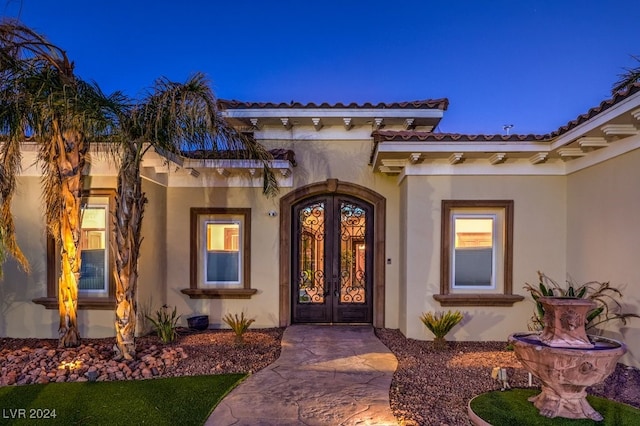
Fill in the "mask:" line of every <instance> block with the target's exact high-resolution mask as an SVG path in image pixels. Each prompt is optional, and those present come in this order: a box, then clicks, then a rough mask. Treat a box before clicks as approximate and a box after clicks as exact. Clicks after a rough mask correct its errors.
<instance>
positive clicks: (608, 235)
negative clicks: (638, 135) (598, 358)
mask: <svg viewBox="0 0 640 426" xmlns="http://www.w3.org/2000/svg"><path fill="white" fill-rule="evenodd" d="M638 164H640V150H635V151H632V152H629V153H627V154H625V155H623V156H620V157H616V158H613V159H611V160H608V161H605V162H603V163H600V164H599V165H596V166H593V167H590V168H587V169H584V170H582V171H579V172H577V173H574V174H571V175H569V176H568V178H567V200H568V203H567V205H568V207H567V235H568V241H569V243H568V246H567V272H568V274H569V275H570V276H571V277H572V279H573V280H574V281H575V282H576V283H578V284H582V283H585V282H587V281H592V280H596V281H610V282H611V284H612V285H613V286H614V287H617V288H618V289H620V290H621V291H622V293H623V295H624V298H623V299H622V303H623V306H624V309H625V310H626V311H629V312H634V313H636V314H640V308H639V306H640V269H638V253H640V225H638V218H640V196H638V182H640V167H638ZM558 278H559V279H564V276H558ZM604 334H605V335H607V336H609V337H613V338H615V339H621V340H623V341H624V342H625V343H627V345H628V346H629V353H628V354H627V355H626V356H625V357H624V358H623V362H625V363H626V364H629V365H635V366H640V319H631V320H630V321H629V322H628V325H627V326H622V325H621V324H620V323H613V322H612V323H609V325H608V326H607V327H606V328H605V333H604Z"/></svg>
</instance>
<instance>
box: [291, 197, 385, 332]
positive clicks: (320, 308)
mask: <svg viewBox="0 0 640 426" xmlns="http://www.w3.org/2000/svg"><path fill="white" fill-rule="evenodd" d="M292 219H293V220H292V222H293V230H292V231H293V240H294V244H293V259H292V268H291V270H292V277H291V278H292V279H291V285H292V291H291V294H292V298H293V300H292V308H293V309H292V313H293V318H292V320H293V322H294V323H296V322H298V323H369V322H371V321H372V318H373V312H372V310H373V303H372V302H373V301H372V298H373V291H372V288H373V283H372V280H373V274H372V270H373V229H374V228H373V207H372V206H371V205H370V204H369V203H366V202H364V201H362V200H359V199H357V198H354V197H349V196H341V195H323V196H318V197H314V198H311V199H307V200H304V201H302V202H300V203H298V204H296V205H294V207H293V217H292Z"/></svg>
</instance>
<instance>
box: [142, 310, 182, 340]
mask: <svg viewBox="0 0 640 426" xmlns="http://www.w3.org/2000/svg"><path fill="white" fill-rule="evenodd" d="M168 309H169V307H168V306H167V305H163V306H162V308H160V309H158V310H157V311H156V315H155V318H153V317H151V316H147V319H148V320H149V321H151V324H153V326H154V327H155V329H156V332H157V333H158V337H159V338H160V340H161V341H162V343H170V342H173V341H174V340H176V337H178V332H177V331H176V328H177V327H178V321H179V320H180V317H181V316H182V315H178V313H177V310H176V307H174V308H173V311H172V312H171V314H169V311H168Z"/></svg>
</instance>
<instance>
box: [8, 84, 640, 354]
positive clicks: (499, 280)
mask: <svg viewBox="0 0 640 426" xmlns="http://www.w3.org/2000/svg"><path fill="white" fill-rule="evenodd" d="M221 104H222V106H223V107H224V110H225V114H226V115H227V117H228V119H229V120H230V121H231V123H232V124H233V125H235V126H237V127H238V128H240V129H242V130H243V131H247V132H252V133H253V135H254V137H255V138H256V139H257V140H258V141H259V142H261V143H262V144H264V145H265V146H266V147H268V148H269V149H272V150H274V151H273V152H274V153H275V157H274V158H275V159H274V160H273V161H272V164H271V166H272V167H273V169H274V171H275V172H276V175H277V176H278V180H279V184H280V194H279V195H278V196H277V197H276V198H266V197H264V196H263V195H262V194H261V188H262V171H261V170H262V166H261V164H260V163H258V162H255V161H251V160H229V159H215V158H204V159H203V158H189V157H181V158H177V157H167V156H162V155H159V154H158V153H155V152H150V153H149V154H148V155H147V156H146V157H145V158H144V162H143V177H144V191H145V192H146V195H147V198H148V200H149V201H148V204H147V206H146V212H145V218H144V225H143V237H144V241H143V243H142V249H141V259H140V263H139V275H140V281H139V289H138V309H139V311H140V312H141V313H142V314H144V313H150V312H153V311H155V310H156V309H157V308H158V307H160V306H161V305H163V304H167V305H169V306H176V307H177V311H178V313H180V314H181V315H182V317H183V322H185V323H186V320H185V319H186V318H187V317H189V316H192V315H201V314H206V315H209V318H210V321H211V323H212V326H213V327H221V326H222V317H223V316H224V315H225V314H226V313H239V312H242V311H244V312H245V313H246V314H248V315H249V316H250V317H254V318H255V319H256V322H255V324H254V327H275V326H286V325H289V324H291V323H297V322H300V323H308V322H312V323H330V324H339V323H371V324H373V325H374V326H376V327H388V328H398V329H400V330H401V331H402V332H403V333H404V334H405V335H406V336H407V337H410V338H415V339H431V338H432V336H431V335H430V334H429V332H428V331H427V330H426V329H425V327H424V326H423V324H422V323H421V322H420V320H419V317H420V315H421V314H422V313H423V312H426V311H442V310H448V309H457V310H460V311H462V312H463V313H464V314H465V319H464V321H463V323H462V324H461V325H460V326H458V327H456V328H455V329H454V331H453V332H452V334H451V335H449V336H448V338H450V339H452V340H501V341H506V339H507V337H508V336H509V334H511V333H513V332H516V331H526V330H527V324H528V321H529V319H530V317H531V316H532V314H533V312H534V304H533V302H532V300H531V299H530V297H529V295H528V293H527V292H526V291H525V290H524V289H523V286H524V284H525V283H532V284H535V283H537V279H538V277H537V271H543V272H544V273H546V274H547V275H548V276H550V277H553V278H555V279H557V280H558V281H561V282H562V281H563V280H564V279H565V277H567V276H570V277H572V279H573V280H574V281H575V282H577V283H583V282H585V281H589V280H598V281H611V283H612V284H613V285H615V286H616V287H617V288H619V289H620V290H621V291H622V292H623V294H624V299H623V300H622V303H623V305H624V308H625V309H626V310H627V311H630V312H636V313H638V312H640V310H639V309H638V305H640V269H636V268H635V266H636V263H637V253H640V227H639V226H638V225H637V222H636V221H637V218H638V217H640V196H639V195H638V190H637V186H638V182H640V167H638V166H637V165H638V164H640V149H638V148H639V147H640V134H639V129H640V84H636V85H635V86H632V87H631V88H630V89H629V90H627V91H624V92H619V93H617V94H616V95H614V96H613V97H612V98H611V99H607V100H605V101H603V102H602V103H601V104H600V105H599V106H597V107H595V108H592V109H591V110H589V111H587V112H586V113H584V114H582V115H580V116H579V117H577V118H576V119H575V120H573V121H571V122H569V123H568V124H567V125H565V126H563V127H561V128H560V129H558V130H556V131H554V132H551V133H549V134H546V135H517V134H514V135H508V134H507V135H464V134H449V133H438V132H435V131H434V129H435V128H436V126H437V125H438V123H439V121H440V120H441V119H442V118H443V117H444V115H445V113H446V110H447V107H448V101H447V100H446V99H435V100H425V101H416V102H407V103H380V104H349V105H343V104H332V105H329V104H320V105H317V104H300V103H287V104H273V103H251V102H237V101H221ZM23 155H24V161H23V173H22V175H21V177H20V178H19V194H18V196H17V197H16V199H15V201H14V206H13V208H14V214H15V217H16V222H17V223H16V231H17V235H18V239H19V243H20V244H21V247H22V248H23V250H24V251H25V253H26V254H27V257H28V258H29V261H30V262H31V268H32V272H31V274H29V275H27V274H25V273H23V272H21V271H19V270H18V269H17V267H16V265H15V264H14V263H12V262H9V263H7V264H6V265H5V278H4V283H3V284H2V285H1V286H0V307H1V308H0V335H2V336H9V337H41V338H55V337H57V324H58V314H57V302H56V294H57V290H56V279H57V277H56V267H57V256H56V248H55V245H54V244H53V243H52V242H51V241H50V240H48V239H47V238H46V236H45V229H44V221H43V218H42V214H41V213H40V212H41V211H42V209H41V198H40V194H41V190H40V171H39V170H38V168H37V167H36V166H34V165H33V163H34V161H33V160H34V158H35V150H30V147H29V146H28V145H25V151H24V153H23ZM87 173H88V175H89V178H88V179H87V181H88V183H89V185H90V188H88V189H87V192H86V194H85V195H86V205H85V216H84V218H83V237H82V238H83V249H84V252H83V253H84V254H83V272H82V274H83V275H82V280H81V293H80V314H79V324H80V327H81V335H82V336H83V337H108V336H113V335H114V313H113V309H114V300H113V284H112V283H110V274H109V264H110V262H111V261H112V260H111V256H110V254H109V250H108V247H109V238H110V236H111V233H110V229H109V227H110V226H111V225H110V221H109V211H110V209H113V195H114V190H115V184H116V169H115V167H114V166H113V164H110V163H109V161H107V160H106V159H103V158H102V157H101V156H100V155H98V154H94V155H92V158H91V161H90V165H89V167H88V168H87ZM603 333H604V334H606V335H608V336H610V337H613V338H617V339H621V340H623V341H625V342H626V343H627V344H628V346H629V349H630V351H629V353H628V354H627V355H626V356H625V358H623V362H625V363H627V364H629V365H634V366H640V343H638V342H640V321H638V320H631V321H630V322H629V323H628V325H627V326H624V327H619V326H618V325H615V326H613V327H611V326H610V327H609V328H606V329H605V330H604V331H603Z"/></svg>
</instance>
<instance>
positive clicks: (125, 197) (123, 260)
mask: <svg viewBox="0 0 640 426" xmlns="http://www.w3.org/2000/svg"><path fill="white" fill-rule="evenodd" d="M139 155H140V147H138V145H137V144H135V143H133V142H132V143H131V144H130V145H128V146H126V147H125V148H124V155H123V159H122V164H121V165H120V172H119V174H118V192H117V194H116V214H115V233H116V250H115V253H114V257H115V264H116V272H115V281H116V324H115V326H116V352H117V354H116V357H117V358H125V359H133V358H134V357H135V353H136V345H135V334H136V320H137V317H136V315H137V300H136V291H137V287H138V256H139V252H140V244H141V242H142V241H141V239H140V229H141V226H142V216H143V213H144V204H145V203H146V202H147V199H146V197H145V195H144V193H143V192H142V179H141V178H140V158H139Z"/></svg>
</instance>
